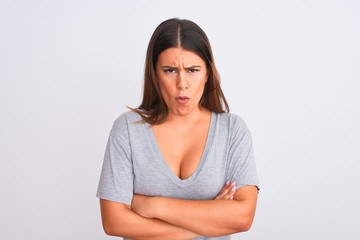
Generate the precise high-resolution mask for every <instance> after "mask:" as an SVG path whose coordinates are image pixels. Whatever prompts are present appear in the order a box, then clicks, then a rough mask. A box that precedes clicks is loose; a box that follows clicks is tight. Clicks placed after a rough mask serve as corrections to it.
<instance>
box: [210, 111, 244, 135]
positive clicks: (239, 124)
mask: <svg viewBox="0 0 360 240" xmlns="http://www.w3.org/2000/svg"><path fill="white" fill-rule="evenodd" d="M216 116H217V119H218V121H219V124H220V127H222V128H224V127H226V128H229V129H231V130H232V131H234V130H238V131H239V130H240V131H242V132H243V131H244V132H247V131H249V129H248V127H247V125H246V123H245V121H244V119H243V118H242V117H240V116H239V115H237V114H234V113H216Z"/></svg>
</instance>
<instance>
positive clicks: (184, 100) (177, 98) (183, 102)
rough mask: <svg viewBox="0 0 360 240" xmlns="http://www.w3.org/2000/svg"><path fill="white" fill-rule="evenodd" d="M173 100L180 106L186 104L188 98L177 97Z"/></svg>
mask: <svg viewBox="0 0 360 240" xmlns="http://www.w3.org/2000/svg"><path fill="white" fill-rule="evenodd" d="M175 100H176V101H177V102H178V103H180V104H186V103H187V102H189V100H190V98H189V97H186V96H178V97H176V98H175Z"/></svg>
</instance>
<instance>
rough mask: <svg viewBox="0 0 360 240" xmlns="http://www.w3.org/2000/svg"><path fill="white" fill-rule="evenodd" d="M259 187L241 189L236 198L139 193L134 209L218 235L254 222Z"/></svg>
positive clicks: (202, 233) (245, 227) (208, 234)
mask: <svg viewBox="0 0 360 240" xmlns="http://www.w3.org/2000/svg"><path fill="white" fill-rule="evenodd" d="M257 194H258V192H257V188H256V187H255V186H244V187H242V188H240V189H238V190H237V191H236V192H235V194H234V197H233V199H234V200H233V201H227V200H224V199H220V200H200V201H199V200H181V199H173V198H164V197H145V196H141V195H136V196H135V197H134V200H133V205H132V209H133V211H135V212H137V213H138V214H140V215H142V216H144V217H147V218H157V219H160V220H163V221H165V222H168V223H171V224H173V225H176V226H179V227H182V228H185V229H189V230H190V231H193V232H196V233H198V234H200V235H203V236H208V237H216V236H223V235H228V234H232V233H236V232H243V231H247V230H248V229H249V228H250V227H251V224H252V222H253V219H254V215H255V209H256V202H257Z"/></svg>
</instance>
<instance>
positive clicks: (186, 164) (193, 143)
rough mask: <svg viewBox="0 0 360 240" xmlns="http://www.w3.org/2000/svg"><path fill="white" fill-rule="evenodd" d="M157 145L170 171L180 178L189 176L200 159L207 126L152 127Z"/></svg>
mask: <svg viewBox="0 0 360 240" xmlns="http://www.w3.org/2000/svg"><path fill="white" fill-rule="evenodd" d="M153 132H154V136H155V138H156V142H157V146H158V148H159V151H160V153H161V155H162V158H163V160H164V161H165V162H166V164H167V165H168V167H169V168H170V169H171V171H172V172H173V173H174V174H175V175H176V176H177V177H179V178H180V179H187V178H189V177H190V176H191V175H192V174H193V173H194V172H195V170H196V168H197V167H198V165H199V163H200V161H201V160H202V157H203V153H204V150H205V147H206V144H207V137H208V126H198V127H196V128H189V129H176V128H171V127H165V128H156V127H155V128H153Z"/></svg>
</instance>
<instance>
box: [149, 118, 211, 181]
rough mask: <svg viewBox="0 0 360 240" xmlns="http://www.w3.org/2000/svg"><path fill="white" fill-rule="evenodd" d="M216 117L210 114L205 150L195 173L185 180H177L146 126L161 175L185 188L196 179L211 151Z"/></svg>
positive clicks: (153, 135)
mask: <svg viewBox="0 0 360 240" xmlns="http://www.w3.org/2000/svg"><path fill="white" fill-rule="evenodd" d="M216 117H217V116H216V113H214V112H212V113H211V119H210V125H209V129H208V134H207V138H206V143H205V148H204V150H203V153H202V155H201V159H200V162H199V163H198V165H197V167H196V169H195V171H194V172H193V173H192V174H191V176H189V177H188V178H185V179H181V178H179V177H178V176H177V175H176V174H175V173H174V172H173V171H172V170H171V168H170V167H169V165H168V164H167V162H166V161H165V159H164V157H163V155H162V153H161V151H160V147H159V144H158V142H157V139H156V137H155V134H154V131H153V129H152V128H151V126H150V124H146V125H147V126H146V131H147V132H148V137H149V138H150V143H151V145H152V148H153V149H154V150H155V154H156V158H155V160H154V161H157V162H158V163H159V164H160V166H161V170H162V173H163V174H165V175H166V176H167V177H169V178H170V179H171V180H172V181H173V182H174V183H176V184H177V185H179V186H181V187H186V186H188V185H190V184H191V183H192V182H193V181H194V180H195V179H196V177H197V176H198V175H199V173H200V172H201V170H202V169H203V167H204V165H205V163H206V160H207V156H208V153H209V150H210V149H211V145H212V142H213V137H214V128H215V122H216V119H215V118H216Z"/></svg>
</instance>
